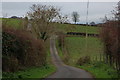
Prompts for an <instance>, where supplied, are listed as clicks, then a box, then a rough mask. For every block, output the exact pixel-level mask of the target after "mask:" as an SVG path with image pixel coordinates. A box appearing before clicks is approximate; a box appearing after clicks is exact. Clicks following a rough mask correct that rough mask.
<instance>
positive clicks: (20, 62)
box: [2, 28, 46, 72]
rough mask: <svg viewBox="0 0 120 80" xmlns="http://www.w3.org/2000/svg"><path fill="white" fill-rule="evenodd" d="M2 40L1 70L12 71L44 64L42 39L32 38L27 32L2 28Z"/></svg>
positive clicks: (44, 53)
mask: <svg viewBox="0 0 120 80" xmlns="http://www.w3.org/2000/svg"><path fill="white" fill-rule="evenodd" d="M2 41H3V43H2V48H3V49H2V55H3V57H2V59H3V62H2V63H3V71H6V72H14V71H16V70H18V69H20V68H21V67H28V66H29V67H31V66H43V65H45V64H46V52H45V48H44V46H43V45H44V44H43V41H41V40H38V39H35V38H33V36H32V35H31V34H30V33H29V32H27V31H25V30H15V29H11V28H3V32H2Z"/></svg>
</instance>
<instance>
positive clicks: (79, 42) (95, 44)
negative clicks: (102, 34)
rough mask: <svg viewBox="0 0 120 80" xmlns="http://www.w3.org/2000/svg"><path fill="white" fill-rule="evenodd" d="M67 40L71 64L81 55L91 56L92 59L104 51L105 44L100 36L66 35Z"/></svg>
mask: <svg viewBox="0 0 120 80" xmlns="http://www.w3.org/2000/svg"><path fill="white" fill-rule="evenodd" d="M65 41H66V43H65V45H66V48H67V51H68V54H69V56H70V60H69V63H70V64H75V63H76V62H77V60H78V59H79V58H80V57H83V56H90V57H91V59H92V58H94V57H96V56H99V55H100V54H102V53H103V44H102V42H101V41H100V40H99V39H98V38H94V37H88V38H85V37H66V38H65Z"/></svg>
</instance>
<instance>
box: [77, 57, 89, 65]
mask: <svg viewBox="0 0 120 80" xmlns="http://www.w3.org/2000/svg"><path fill="white" fill-rule="evenodd" d="M87 63H90V57H89V56H84V57H80V58H79V59H78V61H77V63H76V64H77V65H80V66H82V65H84V64H87Z"/></svg>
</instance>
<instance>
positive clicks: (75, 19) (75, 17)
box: [72, 12, 80, 24]
mask: <svg viewBox="0 0 120 80" xmlns="http://www.w3.org/2000/svg"><path fill="white" fill-rule="evenodd" d="M79 17H80V16H79V14H78V13H77V12H73V13H72V20H73V21H74V22H75V24H76V22H78V21H79Z"/></svg>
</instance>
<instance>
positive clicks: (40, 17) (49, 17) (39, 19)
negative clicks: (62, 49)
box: [27, 4, 60, 41]
mask: <svg viewBox="0 0 120 80" xmlns="http://www.w3.org/2000/svg"><path fill="white" fill-rule="evenodd" d="M59 11H60V9H58V8H55V7H54V6H47V5H41V4H38V5H36V4H34V5H32V7H30V11H29V12H28V13H27V14H28V18H29V25H31V27H32V30H33V31H34V32H35V33H36V35H37V37H38V38H40V39H43V40H44V41H45V40H46V39H47V38H49V36H50V34H52V33H53V32H54V27H53V26H54V23H53V20H54V18H55V17H56V16H57V15H58V14H59Z"/></svg>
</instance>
